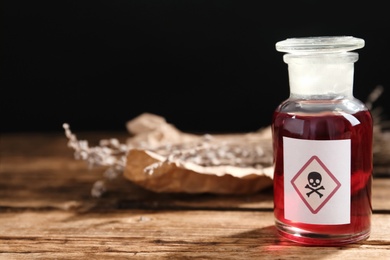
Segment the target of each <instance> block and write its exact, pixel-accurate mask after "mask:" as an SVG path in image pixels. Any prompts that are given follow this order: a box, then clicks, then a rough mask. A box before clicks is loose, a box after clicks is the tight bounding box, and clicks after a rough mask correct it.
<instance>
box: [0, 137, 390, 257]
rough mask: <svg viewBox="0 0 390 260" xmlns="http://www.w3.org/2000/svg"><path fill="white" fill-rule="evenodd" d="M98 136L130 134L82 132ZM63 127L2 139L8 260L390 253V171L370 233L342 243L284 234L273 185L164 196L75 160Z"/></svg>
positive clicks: (377, 189) (0, 229) (0, 238)
mask: <svg viewBox="0 0 390 260" xmlns="http://www.w3.org/2000/svg"><path fill="white" fill-rule="evenodd" d="M78 136H79V138H80V139H82V138H84V139H87V140H90V141H91V142H94V141H96V142H97V141H98V140H100V139H103V138H108V137H117V138H118V139H119V140H125V139H126V137H127V135H126V133H117V132H115V133H82V134H79V135H78ZM66 143H67V139H66V138H65V136H64V135H63V134H62V133H58V134H56V133H54V134H40V133H24V134H2V135H1V137H0V259H132V258H138V259H310V260H314V259H315V260H319V259H375V258H377V259H390V200H389V195H390V178H388V177H374V182H373V216H372V233H371V236H370V238H369V239H367V240H366V241H362V242H359V243H356V244H351V245H347V246H343V247H314V246H313V247H310V246H302V245H298V244H295V243H292V242H289V241H287V240H284V239H282V238H280V237H278V236H277V234H276V230H275V228H274V220H273V212H272V208H273V202H272V190H265V191H262V192H261V193H258V194H253V195H241V196H229V195H213V194H200V195H190V194H157V193H153V192H150V191H147V190H145V189H142V188H141V187H137V186H136V185H134V184H132V183H130V182H129V181H127V180H126V179H124V178H123V177H121V176H120V177H119V178H117V179H115V180H113V181H111V182H109V183H108V186H107V189H108V190H107V192H106V193H105V194H104V196H103V197H101V198H93V197H92V196H91V194H90V192H91V188H92V185H93V183H94V182H95V181H97V180H100V179H103V176H102V173H103V169H88V167H87V165H86V163H85V162H83V161H77V160H75V159H74V158H73V151H72V150H70V149H69V148H68V147H67V145H66Z"/></svg>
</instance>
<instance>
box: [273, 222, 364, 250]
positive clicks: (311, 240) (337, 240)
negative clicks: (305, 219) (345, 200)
mask: <svg viewBox="0 0 390 260" xmlns="http://www.w3.org/2000/svg"><path fill="white" fill-rule="evenodd" d="M275 226H276V229H277V231H278V234H279V235H280V236H282V237H284V238H286V239H288V240H290V241H292V242H296V243H299V244H303V245H313V246H340V245H347V244H352V243H356V242H358V241H362V240H366V239H367V238H369V236H370V230H365V231H363V232H360V233H353V234H326V233H315V232H311V231H308V230H304V229H300V228H296V227H292V226H289V225H286V224H283V223H281V222H279V221H276V222H275Z"/></svg>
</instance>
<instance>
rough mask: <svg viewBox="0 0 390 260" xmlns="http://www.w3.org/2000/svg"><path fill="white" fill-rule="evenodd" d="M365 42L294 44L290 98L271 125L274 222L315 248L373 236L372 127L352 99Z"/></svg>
mask: <svg viewBox="0 0 390 260" xmlns="http://www.w3.org/2000/svg"><path fill="white" fill-rule="evenodd" d="M364 43H365V42H364V40H363V39H359V38H355V37H352V36H326V37H305V38H288V39H286V40H284V41H280V42H277V43H276V49H277V50H278V51H280V52H286V54H284V56H283V60H284V62H285V63H287V64H288V75H289V89H290V96H289V98H288V99H286V100H285V101H283V102H282V103H281V104H280V105H279V106H278V107H277V108H276V110H275V112H274V114H273V118H272V135H273V149H274V167H275V168H274V215H275V225H276V228H277V230H278V233H279V234H280V235H281V236H283V237H285V238H287V239H289V240H292V241H295V242H298V243H301V244H309V245H324V246H326V245H342V244H348V243H353V242H356V241H359V240H363V239H366V238H368V237H369V235H370V226H371V214H372V207H371V185H372V170H373V164H372V138H373V122H372V117H371V113H370V111H369V110H368V109H367V107H366V106H365V104H364V103H362V102H361V101H359V100H358V99H356V98H354V96H353V76H354V63H355V62H356V61H357V60H358V54H357V53H355V52H351V51H352V50H355V49H359V48H362V47H364Z"/></svg>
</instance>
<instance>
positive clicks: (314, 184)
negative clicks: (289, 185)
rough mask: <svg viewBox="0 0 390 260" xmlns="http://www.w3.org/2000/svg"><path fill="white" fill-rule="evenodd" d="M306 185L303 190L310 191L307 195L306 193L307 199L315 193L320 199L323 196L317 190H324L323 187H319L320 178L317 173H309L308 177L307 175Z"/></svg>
mask: <svg viewBox="0 0 390 260" xmlns="http://www.w3.org/2000/svg"><path fill="white" fill-rule="evenodd" d="M307 180H308V182H309V183H308V184H306V186H305V188H306V189H310V191H309V192H308V193H306V195H307V197H310V195H311V194H313V193H317V194H318V196H320V198H321V197H322V196H323V194H322V193H320V192H319V190H325V188H324V186H321V187H319V186H320V185H321V182H322V176H321V174H319V173H318V172H310V173H309V175H307Z"/></svg>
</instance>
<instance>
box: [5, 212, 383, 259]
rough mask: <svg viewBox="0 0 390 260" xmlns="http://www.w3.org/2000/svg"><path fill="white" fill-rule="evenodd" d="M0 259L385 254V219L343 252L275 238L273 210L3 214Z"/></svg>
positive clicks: (356, 256) (377, 219) (358, 256)
mask: <svg viewBox="0 0 390 260" xmlns="http://www.w3.org/2000/svg"><path fill="white" fill-rule="evenodd" d="M0 223H1V229H0V256H3V257H10V258H12V259H16V258H19V259H22V258H23V257H25V256H26V254H28V255H29V257H32V256H37V257H38V256H39V257H43V258H49V257H57V258H67V259H76V258H79V257H90V256H94V255H96V256H101V257H114V256H115V257H117V256H123V257H125V256H137V257H140V258H153V259H155V258H156V259H165V258H168V257H169V258H174V259H179V258H181V259H182V258H202V259H203V258H205V259H248V258H261V259H263V258H264V259H275V258H278V259H296V258H297V257H299V258H300V259H316V258H318V256H324V257H325V256H326V259H340V258H341V257H343V258H344V259H372V257H380V258H379V259H386V257H390V240H389V236H388V234H389V233H390V228H389V225H388V223H389V216H388V215H381V214H376V215H374V216H373V223H375V224H374V225H373V229H372V234H371V237H370V238H369V239H368V240H367V241H364V242H360V243H357V244H352V245H348V246H345V247H306V246H301V245H297V244H294V243H292V242H288V241H286V240H284V239H281V238H280V237H278V236H277V235H276V232H275V229H274V226H273V220H272V213H269V212H231V211H226V212H221V211H196V210H195V211H139V210H125V211H112V212H85V213H83V214H80V213H77V212H64V211H49V212H47V211H43V212H18V213H16V214H15V212H10V213H2V214H0Z"/></svg>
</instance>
